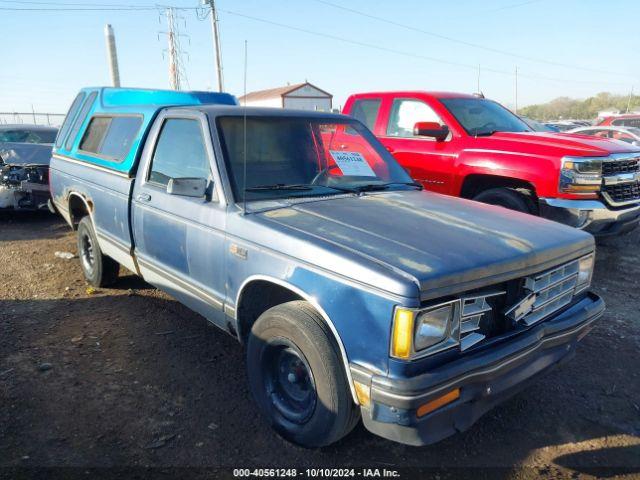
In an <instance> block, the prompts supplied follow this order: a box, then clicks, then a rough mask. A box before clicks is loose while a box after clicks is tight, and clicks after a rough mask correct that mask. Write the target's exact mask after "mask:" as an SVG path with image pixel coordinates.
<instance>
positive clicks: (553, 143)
mask: <svg viewBox="0 0 640 480" xmlns="http://www.w3.org/2000/svg"><path fill="white" fill-rule="evenodd" d="M474 148H484V149H487V150H500V151H505V152H510V153H523V154H531V153H535V154H538V155H545V156H558V157H563V156H565V155H569V156H576V157H604V156H607V155H611V154H613V153H628V152H635V153H640V149H639V148H637V147H634V146H632V145H628V144H624V143H622V142H618V141H616V140H610V139H607V138H598V137H593V136H590V135H579V134H575V133H556V132H497V133H494V134H493V135H491V136H489V137H478V138H477V139H476V142H475V143H474Z"/></svg>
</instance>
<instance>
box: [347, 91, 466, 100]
mask: <svg viewBox="0 0 640 480" xmlns="http://www.w3.org/2000/svg"><path fill="white" fill-rule="evenodd" d="M415 95H418V96H419V95H425V96H429V97H433V98H478V97H477V96H476V95H473V94H470V93H458V92H433V91H426V90H390V91H386V92H361V93H354V94H353V95H351V96H350V97H349V98H367V97H405V96H406V97H409V96H415Z"/></svg>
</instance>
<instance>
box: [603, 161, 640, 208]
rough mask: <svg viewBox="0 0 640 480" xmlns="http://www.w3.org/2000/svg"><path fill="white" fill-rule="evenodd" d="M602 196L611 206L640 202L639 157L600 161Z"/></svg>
mask: <svg viewBox="0 0 640 480" xmlns="http://www.w3.org/2000/svg"><path fill="white" fill-rule="evenodd" d="M602 197H603V198H604V200H605V201H606V202H607V204H609V205H611V206H612V207H623V206H625V205H629V204H632V203H638V202H640V157H626V158H616V159H615V160H607V161H604V162H602Z"/></svg>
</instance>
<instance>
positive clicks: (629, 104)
mask: <svg viewBox="0 0 640 480" xmlns="http://www.w3.org/2000/svg"><path fill="white" fill-rule="evenodd" d="M631 97H633V85H631V92H630V93H629V100H627V112H626V113H629V108H630V107H631Z"/></svg>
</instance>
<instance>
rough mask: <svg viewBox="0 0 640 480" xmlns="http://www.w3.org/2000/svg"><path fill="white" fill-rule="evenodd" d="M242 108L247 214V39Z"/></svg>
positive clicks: (243, 185)
mask: <svg viewBox="0 0 640 480" xmlns="http://www.w3.org/2000/svg"><path fill="white" fill-rule="evenodd" d="M242 108H243V109H244V110H243V112H242V156H243V160H242V168H243V174H242V214H243V215H246V214H247V41H246V40H245V41H244V105H243V106H242Z"/></svg>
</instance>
